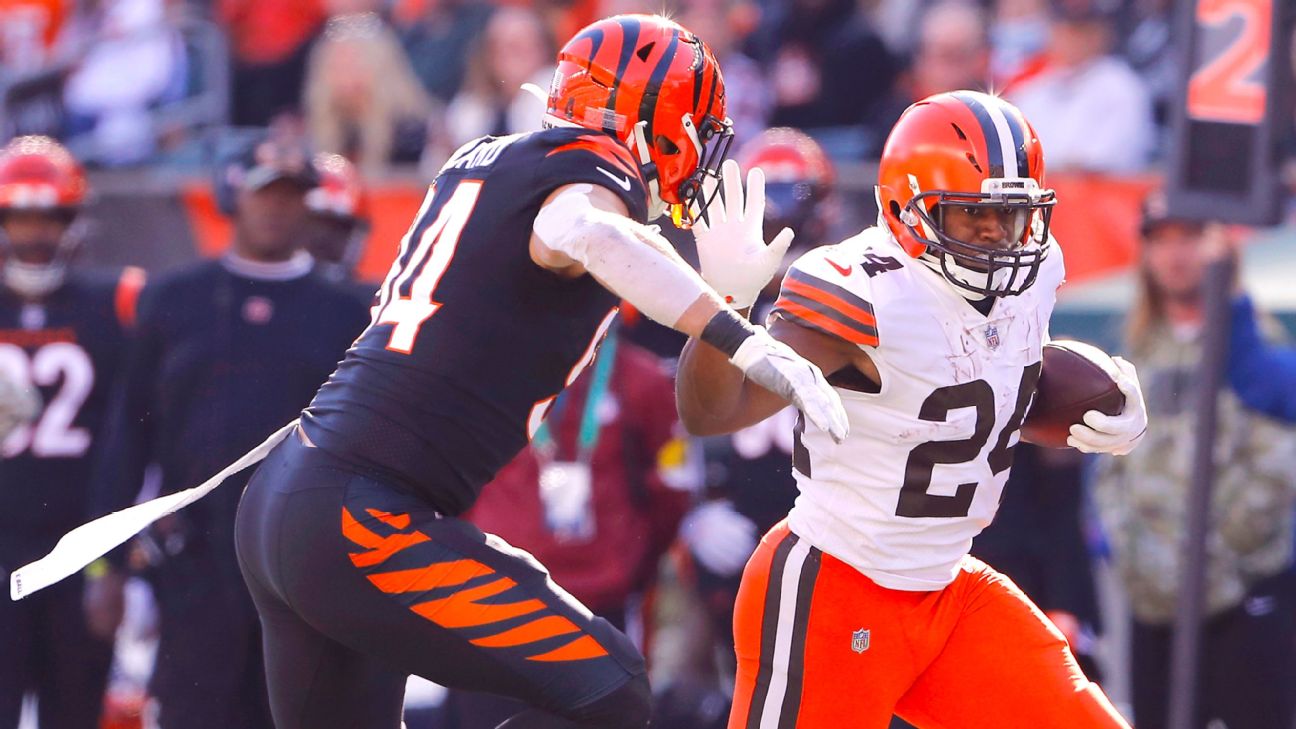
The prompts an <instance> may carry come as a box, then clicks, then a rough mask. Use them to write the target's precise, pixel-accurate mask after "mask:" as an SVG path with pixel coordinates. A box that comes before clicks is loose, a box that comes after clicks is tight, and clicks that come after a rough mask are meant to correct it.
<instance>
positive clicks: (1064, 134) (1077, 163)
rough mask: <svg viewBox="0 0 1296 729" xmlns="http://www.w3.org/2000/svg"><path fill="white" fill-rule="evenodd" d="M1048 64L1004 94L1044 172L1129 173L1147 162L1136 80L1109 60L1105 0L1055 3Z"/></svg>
mask: <svg viewBox="0 0 1296 729" xmlns="http://www.w3.org/2000/svg"><path fill="white" fill-rule="evenodd" d="M1055 2H1056V5H1055V7H1054V11H1053V13H1054V14H1053V22H1052V25H1051V26H1050V31H1049V46H1048V51H1047V59H1048V65H1047V67H1046V68H1045V69H1044V70H1043V71H1041V72H1040V73H1039V74H1038V75H1036V76H1035V77H1033V78H1031V79H1028V80H1026V81H1024V82H1022V83H1021V84H1020V85H1018V86H1017V87H1016V88H1015V90H1013V91H1011V92H1010V93H1008V94H1007V98H1008V100H1009V101H1011V102H1013V103H1014V104H1016V105H1017V106H1018V107H1019V108H1020V109H1021V111H1022V113H1023V114H1025V115H1026V117H1027V118H1028V119H1030V120H1031V123H1032V124H1033V125H1034V127H1035V130H1036V132H1038V133H1039V138H1040V141H1041V142H1042V143H1043V144H1044V146H1045V147H1046V148H1047V149H1048V151H1049V168H1050V169H1053V170H1061V169H1074V170H1087V171H1092V172H1115V173H1120V172H1135V171H1138V170H1141V169H1143V168H1144V167H1145V166H1146V165H1147V164H1148V161H1149V156H1150V154H1151V152H1152V147H1153V142H1154V139H1153V136H1154V134H1155V128H1154V127H1153V125H1152V107H1151V101H1150V99H1149V98H1148V92H1147V89H1146V88H1145V87H1144V86H1143V81H1142V80H1141V79H1139V77H1138V76H1137V75H1135V73H1134V72H1133V71H1132V70H1131V69H1130V67H1129V65H1128V64H1127V63H1125V61H1123V60H1121V59H1119V58H1116V57H1115V56H1110V55H1108V53H1109V51H1110V50H1111V48H1112V41H1113V33H1114V32H1115V29H1114V28H1113V18H1114V13H1113V11H1112V10H1111V9H1110V8H1109V7H1107V6H1108V5H1109V4H1110V2H1109V0H1055Z"/></svg>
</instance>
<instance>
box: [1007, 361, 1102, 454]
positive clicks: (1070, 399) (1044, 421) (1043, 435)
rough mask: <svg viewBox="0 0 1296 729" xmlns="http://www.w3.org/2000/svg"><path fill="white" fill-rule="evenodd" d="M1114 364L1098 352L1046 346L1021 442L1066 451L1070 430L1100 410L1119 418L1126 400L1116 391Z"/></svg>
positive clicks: (1023, 426)
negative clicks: (1087, 414) (1086, 415)
mask: <svg viewBox="0 0 1296 729" xmlns="http://www.w3.org/2000/svg"><path fill="white" fill-rule="evenodd" d="M1116 373H1117V369H1116V363H1115V362H1113V361H1112V358H1111V357H1109V356H1108V355H1107V353H1106V352H1103V351H1102V350H1101V349H1098V348H1097V347H1095V346H1093V345H1090V344H1085V343H1084V342H1075V341H1069V340H1054V341H1052V342H1049V343H1048V344H1046V345H1044V362H1043V366H1042V368H1041V369H1040V378H1039V385H1038V387H1037V388H1036V390H1035V400H1034V401H1033V402H1032V403H1031V407H1030V410H1029V411H1028V412H1027V413H1026V420H1025V422H1023V423H1022V429H1021V437H1022V440H1024V441H1027V442H1029V443H1034V444H1035V445H1040V446H1045V447H1047V448H1066V447H1067V442H1066V441H1067V436H1068V435H1069V434H1070V430H1071V426H1072V425H1073V424H1075V423H1081V422H1084V414H1085V413H1087V412H1089V411H1090V410H1098V411H1101V412H1104V413H1106V414H1108V415H1118V414H1120V411H1121V409H1122V408H1124V407H1125V395H1123V394H1122V393H1121V391H1120V388H1119V387H1117V386H1116V378H1115V375H1116Z"/></svg>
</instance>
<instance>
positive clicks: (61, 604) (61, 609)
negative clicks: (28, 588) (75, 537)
mask: <svg viewBox="0 0 1296 729" xmlns="http://www.w3.org/2000/svg"><path fill="white" fill-rule="evenodd" d="M84 588H85V582H84V580H83V579H82V577H81V575H74V576H72V577H69V578H68V579H66V580H64V581H62V582H60V583H58V584H57V585H52V586H50V587H48V588H46V589H45V590H44V591H43V593H40V594H38V595H37V597H40V596H42V595H44V597H45V598H46V599H45V600H43V601H41V602H40V603H37V604H35V605H33V607H34V608H35V609H37V610H39V611H40V618H39V619H40V628H39V629H38V631H37V635H38V636H39V637H38V640H39V641H40V645H39V646H38V647H37V656H36V661H37V665H38V666H39V673H38V675H37V676H36V686H35V688H36V695H37V701H38V706H39V710H38V718H39V720H40V726H41V729H97V727H98V726H99V716H100V714H101V713H102V711H103V698H104V689H105V688H106V687H107V685H108V672H109V670H110V669H111V668H112V657H113V644H112V643H111V642H109V641H104V640H100V639H98V638H96V637H94V636H93V635H91V634H90V631H89V629H88V628H87V627H86V620H85V613H84V611H83V609H82V606H81V605H82V603H81V599H82V593H83V591H84Z"/></svg>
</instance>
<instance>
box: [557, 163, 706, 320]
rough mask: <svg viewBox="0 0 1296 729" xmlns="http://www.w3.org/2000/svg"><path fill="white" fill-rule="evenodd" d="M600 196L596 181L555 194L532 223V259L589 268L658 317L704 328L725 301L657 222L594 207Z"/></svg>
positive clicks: (610, 287) (562, 266) (566, 267)
mask: <svg viewBox="0 0 1296 729" xmlns="http://www.w3.org/2000/svg"><path fill="white" fill-rule="evenodd" d="M599 196H600V193H599V192H598V191H597V190H596V189H595V188H593V187H592V186H591V185H570V186H568V188H565V189H564V190H563V191H562V192H560V193H558V194H556V195H555V196H553V197H552V198H551V199H550V200H549V201H548V202H547V203H546V204H545V205H544V207H542V208H541V210H540V214H539V215H538V216H537V217H536V220H535V224H534V226H533V231H534V233H535V236H536V238H535V240H533V253H532V256H533V258H536V259H537V262H538V263H540V264H541V265H543V266H545V267H546V268H549V269H551V270H555V271H562V270H580V269H583V270H584V271H586V272H588V273H589V274H590V275H592V276H593V277H594V278H595V279H597V280H598V282H599V283H601V284H602V285H603V286H604V287H605V288H607V289H608V290H609V291H611V292H613V293H615V294H616V295H618V296H620V297H621V298H623V299H625V300H626V301H628V302H630V303H631V304H633V305H634V306H635V308H637V309H639V311H641V312H643V314H644V315H645V316H647V317H648V318H650V319H652V320H653V321H656V322H658V323H660V324H663V325H665V326H668V327H671V328H674V329H677V330H679V331H682V332H684V333H685V334H688V335H689V336H692V337H695V336H699V335H701V333H702V330H703V329H704V328H705V327H706V325H707V323H708V322H709V321H710V320H711V318H712V317H713V316H715V314H716V313H717V312H719V311H721V310H723V309H725V308H727V307H726V306H725V304H724V303H723V301H722V300H721V299H720V297H719V296H717V295H716V293H715V291H714V290H712V289H711V287H710V286H708V285H707V284H706V282H704V281H703V280H702V277H701V276H699V275H698V273H697V271H694V270H693V269H692V268H691V267H690V266H689V265H688V264H687V263H685V262H684V260H683V259H682V258H680V257H679V254H678V253H676V252H675V249H674V248H673V247H672V246H671V244H670V242H669V241H667V240H666V239H665V238H663V237H662V236H661V235H660V234H659V233H658V232H657V231H656V230H655V229H653V228H649V227H648V226H646V225H641V224H640V223H637V222H635V221H634V220H631V219H630V218H627V217H626V216H625V215H624V214H621V213H618V212H615V211H610V210H605V209H602V208H599V207H596V206H595V205H594V204H593V202H592V200H598V199H599ZM602 204H609V201H602ZM536 242H538V243H539V244H540V246H539V249H538V250H537V248H536V246H535V243H536ZM575 264H579V269H578V268H575Z"/></svg>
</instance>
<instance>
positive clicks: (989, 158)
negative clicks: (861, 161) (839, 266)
mask: <svg viewBox="0 0 1296 729" xmlns="http://www.w3.org/2000/svg"><path fill="white" fill-rule="evenodd" d="M877 196H878V208H879V217H880V218H881V222H885V223H886V225H887V227H889V228H890V230H891V233H892V234H893V235H894V236H895V238H896V240H897V241H899V243H900V245H901V247H903V248H904V250H905V251H906V252H907V253H908V254H909V255H911V256H913V257H914V258H917V259H918V260H920V261H923V262H924V263H926V264H927V265H929V266H930V267H932V268H934V269H935V270H937V271H938V272H940V273H941V274H942V275H944V277H945V278H946V279H947V280H948V281H949V282H950V283H952V284H953V285H954V286H955V287H956V288H957V289H958V290H959V291H960V292H965V293H966V294H968V295H971V296H973V297H978V298H983V297H989V296H1013V295H1016V294H1020V293H1021V292H1023V291H1025V290H1026V289H1027V288H1028V287H1029V286H1030V285H1031V284H1032V283H1034V281H1035V276H1036V274H1037V273H1038V272H1039V266H1040V263H1041V262H1042V261H1043V260H1044V258H1045V256H1047V255H1048V252H1049V248H1050V246H1051V243H1050V240H1049V236H1048V228H1049V220H1050V218H1051V215H1052V208H1053V204H1054V203H1055V202H1056V196H1055V195H1054V193H1053V191H1052V190H1049V189H1047V188H1045V187H1044V152H1043V149H1042V148H1041V146H1040V142H1039V137H1038V136H1037V135H1036V134H1035V130H1034V129H1033V128H1032V127H1031V125H1030V123H1029V122H1027V121H1026V118H1025V117H1024V116H1022V113H1021V112H1020V111H1019V110H1018V109H1017V107H1015V106H1013V105H1012V104H1009V103H1008V102H1006V101H1004V100H1003V99H1000V98H998V97H995V96H991V95H989V94H983V93H979V92H975V91H954V92H950V93H943V94H936V95H934V96H929V97H928V98H926V99H923V100H922V101H919V102H917V103H915V104H914V105H912V106H910V107H909V108H908V109H906V110H905V112H904V114H902V115H901V116H900V120H899V121H897V122H896V125H895V127H894V128H892V130H891V134H890V136H888V137H887V141H886V145H885V146H884V147H883V150H882V159H881V162H880V165H879V168H878V186H877ZM950 207H956V208H960V209H964V210H967V211H971V212H976V211H978V209H985V208H990V209H993V210H994V211H995V212H997V213H998V214H999V215H1000V216H1001V219H1002V220H1004V221H1006V227H1007V229H1008V231H1007V234H1006V243H1007V245H1005V246H1004V247H1003V248H998V247H991V246H986V245H981V244H978V243H976V242H973V241H969V240H959V239H957V238H955V237H953V236H951V235H949V234H948V233H947V232H946V230H945V226H944V225H943V216H944V214H945V213H946V212H947V211H948V210H949V208H950Z"/></svg>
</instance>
